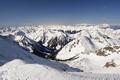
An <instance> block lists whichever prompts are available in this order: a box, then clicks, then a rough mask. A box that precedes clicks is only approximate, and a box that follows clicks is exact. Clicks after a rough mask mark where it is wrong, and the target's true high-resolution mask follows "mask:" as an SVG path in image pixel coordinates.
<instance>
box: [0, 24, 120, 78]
mask: <svg viewBox="0 0 120 80" xmlns="http://www.w3.org/2000/svg"><path fill="white" fill-rule="evenodd" d="M34 54H35V55H34ZM36 55H37V56H36ZM38 56H39V57H38ZM41 57H43V58H41ZM48 58H49V59H54V60H48ZM56 60H57V61H56ZM3 64H4V65H3ZM0 65H2V66H1V67H0V79H2V80H3V79H8V80H19V79H20V80H26V79H28V80H33V79H36V80H43V79H44V80H51V78H52V80H56V79H60V80H79V79H81V80H82V79H83V80H106V79H108V80H113V78H114V79H115V80H119V79H120V78H119V77H118V76H119V74H120V29H119V26H117V28H115V26H111V25H108V24H102V25H101V24H100V25H91V24H81V25H67V26H66V25H50V26H47V25H40V26H21V27H4V28H1V29H0ZM81 71H82V72H81ZM91 73H93V74H91ZM103 73H104V74H103ZM108 73H109V74H110V73H112V74H113V73H114V74H115V75H112V74H110V75H108ZM86 74H87V75H86ZM46 75H47V76H46ZM58 75H59V76H58ZM94 75H95V76H94ZM91 77H92V78H91Z"/></svg>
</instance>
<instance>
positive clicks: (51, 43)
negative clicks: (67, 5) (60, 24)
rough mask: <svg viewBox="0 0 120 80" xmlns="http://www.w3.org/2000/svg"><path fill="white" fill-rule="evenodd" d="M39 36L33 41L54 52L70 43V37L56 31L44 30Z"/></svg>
mask: <svg viewBox="0 0 120 80" xmlns="http://www.w3.org/2000/svg"><path fill="white" fill-rule="evenodd" d="M38 33H39V32H38ZM39 34H40V35H38V37H37V38H36V39H35V41H37V42H38V43H39V42H40V43H42V44H43V45H44V46H46V47H48V48H51V49H55V50H60V49H61V48H62V47H63V46H64V45H65V44H67V43H68V42H69V41H70V37H69V36H68V35H67V34H66V33H64V32H62V31H58V30H44V31H40V33H39Z"/></svg>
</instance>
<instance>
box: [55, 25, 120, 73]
mask: <svg viewBox="0 0 120 80" xmlns="http://www.w3.org/2000/svg"><path fill="white" fill-rule="evenodd" d="M110 31H112V32H110ZM116 33H117V34H119V33H120V30H113V29H111V28H109V27H106V28H101V27H88V28H84V29H81V31H80V32H79V33H77V34H76V35H74V38H75V39H74V40H73V41H71V42H69V43H68V44H67V45H65V46H64V47H63V48H62V50H61V51H60V52H59V53H58V54H57V56H56V58H57V59H61V60H65V59H69V58H71V57H73V56H76V55H77V56H79V58H77V59H76V60H72V61H69V62H66V64H68V65H70V66H72V67H76V68H80V69H83V70H84V71H86V70H87V71H89V70H91V71H92V70H94V69H96V70H97V68H99V69H100V68H104V67H107V68H108V66H110V67H111V66H112V67H119V65H120V63H119V60H120V58H119V56H120V51H119V46H120V40H119V35H118V36H117V35H116Z"/></svg>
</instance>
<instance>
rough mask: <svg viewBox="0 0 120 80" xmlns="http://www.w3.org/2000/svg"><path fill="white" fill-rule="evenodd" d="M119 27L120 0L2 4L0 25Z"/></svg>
mask: <svg viewBox="0 0 120 80" xmlns="http://www.w3.org/2000/svg"><path fill="white" fill-rule="evenodd" d="M84 23H88V24H102V23H108V24H119V23H120V0H0V24H3V25H4V24H84Z"/></svg>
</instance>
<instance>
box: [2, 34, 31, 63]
mask: <svg viewBox="0 0 120 80" xmlns="http://www.w3.org/2000/svg"><path fill="white" fill-rule="evenodd" d="M28 58H30V57H29V55H28V52H26V51H25V50H23V49H22V48H21V47H19V46H18V44H17V43H16V42H14V41H13V40H11V39H9V37H6V36H0V64H4V63H5V62H7V61H10V60H13V59H28Z"/></svg>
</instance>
